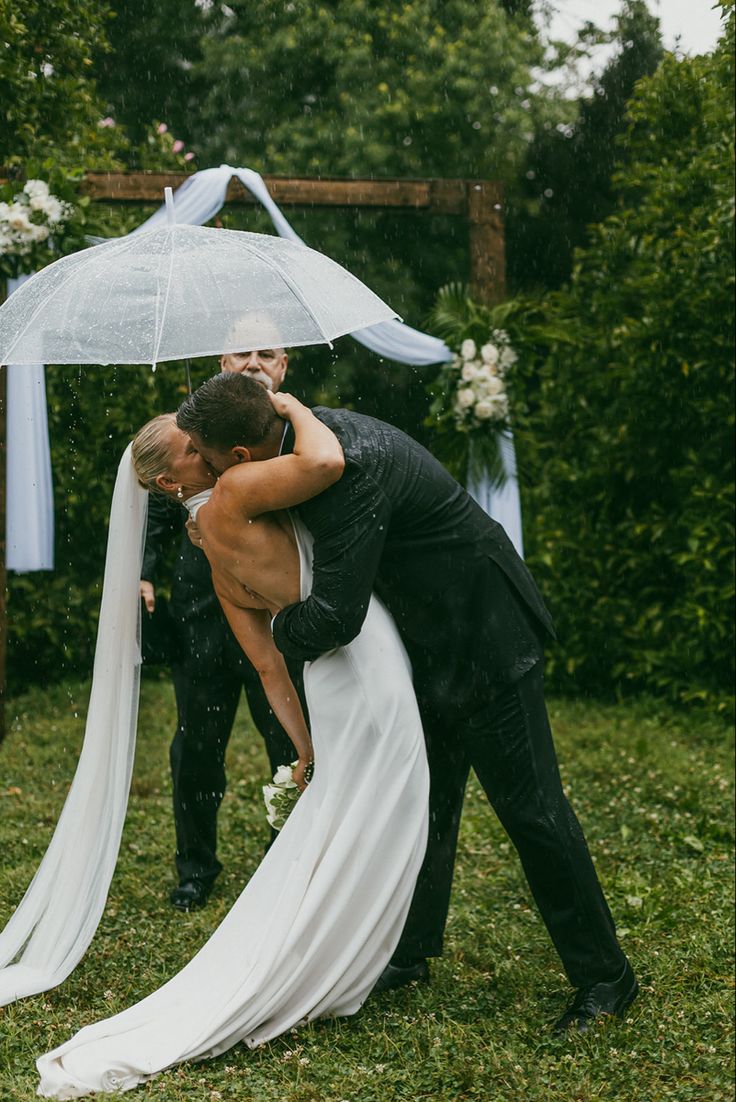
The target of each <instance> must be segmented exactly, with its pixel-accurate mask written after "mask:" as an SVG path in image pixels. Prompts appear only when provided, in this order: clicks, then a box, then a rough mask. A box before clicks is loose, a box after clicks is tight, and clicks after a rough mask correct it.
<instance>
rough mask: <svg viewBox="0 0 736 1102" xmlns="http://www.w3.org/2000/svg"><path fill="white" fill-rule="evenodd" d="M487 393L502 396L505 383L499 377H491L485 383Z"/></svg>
mask: <svg viewBox="0 0 736 1102" xmlns="http://www.w3.org/2000/svg"><path fill="white" fill-rule="evenodd" d="M485 389H486V393H488V394H491V395H493V396H494V397H495V396H496V394H501V393H502V391H503V383H502V381H501V380H500V379H499V377H498V375H489V377H488V378H487V379H486V381H485Z"/></svg>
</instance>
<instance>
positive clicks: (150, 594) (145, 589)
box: [140, 578, 156, 612]
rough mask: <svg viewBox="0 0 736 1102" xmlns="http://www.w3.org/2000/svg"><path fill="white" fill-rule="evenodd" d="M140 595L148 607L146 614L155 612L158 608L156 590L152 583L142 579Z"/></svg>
mask: <svg viewBox="0 0 736 1102" xmlns="http://www.w3.org/2000/svg"><path fill="white" fill-rule="evenodd" d="M140 594H141V597H142V598H143V603H144V604H145V606H146V612H153V610H154V608H155V607H156V590H155V589H154V588H153V585H152V583H151V582H146V581H144V580H143V578H141V588H140Z"/></svg>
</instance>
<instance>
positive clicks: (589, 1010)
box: [554, 961, 639, 1033]
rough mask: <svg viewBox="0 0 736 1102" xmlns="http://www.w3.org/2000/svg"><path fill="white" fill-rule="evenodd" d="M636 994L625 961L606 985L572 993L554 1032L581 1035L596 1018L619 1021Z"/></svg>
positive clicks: (630, 973) (635, 983) (631, 975)
mask: <svg viewBox="0 0 736 1102" xmlns="http://www.w3.org/2000/svg"><path fill="white" fill-rule="evenodd" d="M638 994H639V984H638V983H637V982H636V976H635V975H634V973H633V971H632V968H631V965H630V964H629V962H628V961H626V964H625V965H624V970H623V972H622V973H621V975H620V976H618V978H617V979H615V980H612V981H610V982H609V983H593V984H591V985H590V987H581V988H580V989H579V990H578V991H576V992H575V995H574V996H573V998H572V1001H571V1002H570V1005H569V1006H568V1008H567V1010H566V1011H565V1013H564V1014H563V1015H562V1017H561V1018H560V1019H559V1021H558V1022H556V1023H555V1026H554V1032H555V1033H567V1031H568V1030H571V1031H573V1032H577V1033H585V1032H586V1031H587V1030H588V1029H590V1027H591V1026H592V1025H593V1023H594V1022H595V1021H596V1020H597V1019H599V1018H604V1017H612V1016H613V1017H617V1018H620V1017H622V1016H623V1013H624V1011H625V1010H626V1008H627V1007H629V1006H631V1004H632V1003H633V1001H634V999H635V998H636V996H637V995H638Z"/></svg>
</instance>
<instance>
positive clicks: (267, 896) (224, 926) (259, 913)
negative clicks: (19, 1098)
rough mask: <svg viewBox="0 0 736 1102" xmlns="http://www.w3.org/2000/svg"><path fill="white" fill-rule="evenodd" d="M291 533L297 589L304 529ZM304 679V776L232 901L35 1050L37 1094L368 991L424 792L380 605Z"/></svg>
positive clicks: (307, 552)
mask: <svg viewBox="0 0 736 1102" xmlns="http://www.w3.org/2000/svg"><path fill="white" fill-rule="evenodd" d="M295 531H296V535H297V542H298V545H299V556H300V563H301V591H302V598H304V597H305V596H306V595H307V594H308V592H309V590H310V586H311V547H310V542H311V538H310V536H309V533H308V532H307V531H306V529H304V528H303V527H302V526H301V525H298V524H297V525H296V526H295ZM304 688H305V692H306V697H307V703H308V706H309V714H310V719H311V726H312V738H313V742H314V750H315V775H314V780H313V781H312V783H311V784H310V785H309V787H308V788H307V790H306V792H305V793H304V794H303V795H302V797H301V798H300V799H299V801H298V803H297V805H296V807H295V809H294V810H293V811H292V813H291V815H290V817H289V819H288V820H287V822H286V825H285V826H284V828H283V830H282V831H281V833H280V835H279V836H278V838H277V840H276V842H275V843H274V845H273V846H272V847H271V849H270V850H269V852H268V854H267V856H266V857H265V858H264V860H263V861H262V863H261V865H260V866H259V868H258V869H257V870H256V872H255V874H254V876H253V877H252V879H251V880H250V881H249V883H248V885H247V886H246V888H245V890H244V891H243V892H242V894H241V895H240V897H239V899H238V900H237V902H236V903H235V904H234V906H233V908H232V910H231V911H230V912H229V914H228V915H227V917H226V918H225V919H224V920H223V922H222V923H221V925H220V926H219V927H218V928H217V930H216V931H215V932H214V934H213V935H212V937H211V938H210V939H209V941H208V942H207V943H206V944H205V945H204V946H203V947H202V949H201V950H200V951H199V953H197V955H196V956H195V957H194V958H193V959H192V960H191V961H190V963H189V964H187V965H186V967H185V968H183V969H182V971H181V972H179V973H178V974H177V975H176V976H174V977H173V979H171V980H169V982H168V983H166V984H165V985H164V986H163V987H161V988H159V990H157V991H154V992H153V994H151V995H149V996H148V997H147V998H145V999H143V1000H142V1001H141V1002H139V1003H137V1004H135V1005H134V1006H132V1007H130V1008H129V1009H128V1010H125V1011H123V1012H122V1013H120V1014H116V1015H115V1016H114V1017H112V1018H107V1019H105V1020H103V1021H99V1022H95V1023H94V1024H93V1025H89V1026H86V1027H85V1028H84V1029H82V1030H80V1031H79V1032H78V1033H77V1034H76V1035H75V1036H74V1037H72V1038H71V1040H69V1041H67V1042H66V1043H65V1044H62V1045H60V1046H59V1047H58V1048H56V1049H54V1050H53V1051H52V1052H49V1053H47V1054H46V1055H44V1056H42V1057H40V1058H39V1060H38V1062H37V1065H38V1070H39V1072H40V1075H41V1080H40V1085H39V1088H38V1093H39V1094H41V1095H44V1096H46V1097H51V1098H60V1099H66V1098H78V1097H81V1096H82V1095H85V1094H88V1093H91V1092H94V1091H110V1092H112V1091H121V1090H128V1089H130V1088H132V1087H135V1086H136V1085H137V1084H139V1083H141V1082H143V1081H145V1080H147V1079H150V1078H151V1076H154V1075H156V1074H157V1073H158V1072H160V1071H163V1070H164V1069H165V1068H168V1067H171V1066H172V1065H173V1064H177V1063H180V1062H181V1061H184V1060H197V1059H203V1058H206V1057H212V1056H217V1055H219V1054H220V1053H222V1052H224V1051H225V1050H226V1049H228V1048H230V1047H231V1046H232V1045H234V1044H236V1043H237V1042H238V1041H243V1042H245V1044H247V1045H249V1046H251V1047H254V1046H256V1045H259V1044H262V1043H263V1042H265V1041H268V1040H270V1039H272V1038H274V1037H277V1036H278V1035H279V1034H281V1033H283V1032H284V1031H285V1030H287V1029H290V1028H291V1027H292V1026H295V1025H297V1024H298V1023H300V1022H305V1021H308V1020H311V1019H315V1018H320V1017H324V1016H344V1015H350V1014H354V1013H355V1012H356V1011H357V1010H358V1009H359V1008H360V1006H361V1005H362V1003H363V1002H364V1001H365V999H366V997H367V996H368V994H369V993H370V991H371V988H372V987H373V985H374V983H375V981H376V979H377V978H378V976H379V975H380V973H381V971H382V970H383V968H384V966H385V965H386V963H387V962H388V960H389V958H390V957H391V954H392V953H393V951H394V949H395V947H396V944H397V943H398V940H399V936H400V934H401V930H402V928H403V924H404V920H405V918H406V914H407V911H408V908H409V904H410V902H411V897H412V893H413V890H414V883H415V880H416V877H417V874H418V872H419V867H420V865H421V862H422V858H423V856H424V850H425V846H426V838H427V801H428V792H429V777H428V771H427V764H426V756H425V750H424V740H423V736H422V728H421V724H420V720H419V713H418V710H417V705H416V700H415V698H414V691H413V688H412V682H411V673H410V668H409V662H408V658H407V656H406V653H405V651H404V648H403V646H402V644H401V641H400V639H399V636H398V633H397V631H396V628H395V626H394V624H393V621H392V620H391V618H390V616H389V615H388V613H387V611H386V609H385V608H384V606H383V605H382V604H381V603H380V601H379V600H377V599H376V598H373V600H372V601H371V604H370V607H369V610H368V615H367V617H366V620H365V624H364V626H363V629H362V631H361V633H360V635H359V636H358V637H357V639H355V640H354V641H353V642H352V643H351V644H350V645H349V646H347V647H343V648H340V649H338V650H334V651H330V652H329V653H327V654H324V655H322V657H321V658H319V659H317V660H316V661H315V662H311V663H307V664H306V666H305V671H304Z"/></svg>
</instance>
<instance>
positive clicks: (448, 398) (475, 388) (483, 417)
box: [425, 329, 518, 485]
mask: <svg viewBox="0 0 736 1102" xmlns="http://www.w3.org/2000/svg"><path fill="white" fill-rule="evenodd" d="M517 359H518V357H517V354H516V352H515V351H514V349H513V348H512V346H511V342H510V339H509V335H508V333H507V332H506V330H505V329H491V330H490V332H489V333H488V339H487V340H486V342H485V343H484V344H482V345H480V347H479V346H478V344H477V343H476V341H475V340H473V339H472V338H470V337H466V338H465V339H464V340H463V341H461V342H460V346H459V351H458V352H457V353H456V355H455V356H454V357H453V358H452V360H450V361H449V362H448V363H446V364H443V366H442V369H441V371H440V374H439V375H438V376H437V378H436V379H435V380H434V382H433V383H432V384H431V386H430V388H429V389H430V393H431V394H432V399H433V400H432V404H431V405H430V409H429V416H428V418H427V419H426V421H425V424H427V425H428V426H430V427H431V428H434V429H435V430H436V431H437V433H438V437H437V440H438V443H439V452H440V453H441V454H440V458H442V459H443V460H444V461H445V462H446V463H447V465H448V467H450V469H451V470H452V471H453V474H455V475H456V477H458V478H460V479H461V480H462V481H466V480H467V478H468V477H469V475H470V474H471V473H472V474H478V473H480V472H481V471H482V472H483V473H484V474H486V475H488V477H489V478H490V479H491V481H492V482H493V483H494V484H495V485H501V484H502V483H503V481H504V479H505V474H504V469H503V464H502V462H501V459H500V454H499V449H498V439H497V437H498V434H499V433H501V432H503V431H505V430H507V429H508V428H509V424H510V412H509V396H508V393H507V389H506V379H507V373H508V372H509V371H510V369H511V368H512V367H513V366H514V364H515V363H516V361H517Z"/></svg>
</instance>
